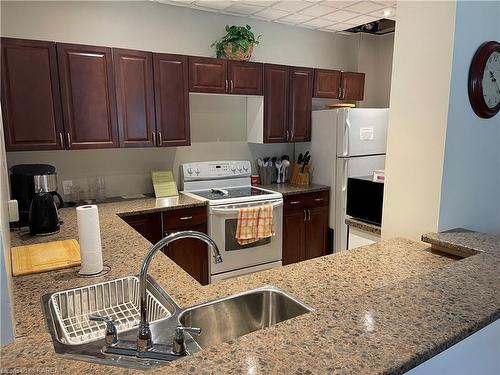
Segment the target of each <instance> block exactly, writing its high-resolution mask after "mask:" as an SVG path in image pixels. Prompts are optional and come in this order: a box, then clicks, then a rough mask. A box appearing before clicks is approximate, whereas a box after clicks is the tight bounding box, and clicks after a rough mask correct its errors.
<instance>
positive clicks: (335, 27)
mask: <svg viewBox="0 0 500 375" xmlns="http://www.w3.org/2000/svg"><path fill="white" fill-rule="evenodd" d="M351 27H352V25H349V24H348V23H336V24H335V25H331V26H328V27H326V28H325V29H326V30H328V31H344V30H347V29H350V28H351Z"/></svg>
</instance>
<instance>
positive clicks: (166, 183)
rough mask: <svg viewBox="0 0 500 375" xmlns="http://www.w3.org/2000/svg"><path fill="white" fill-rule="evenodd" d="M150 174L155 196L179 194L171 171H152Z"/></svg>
mask: <svg viewBox="0 0 500 375" xmlns="http://www.w3.org/2000/svg"><path fill="white" fill-rule="evenodd" d="M151 176H152V178H153V187H154V189H155V196H156V198H162V197H171V196H173V195H179V193H178V191H177V183H176V182H175V180H174V175H173V173H172V171H153V172H151Z"/></svg>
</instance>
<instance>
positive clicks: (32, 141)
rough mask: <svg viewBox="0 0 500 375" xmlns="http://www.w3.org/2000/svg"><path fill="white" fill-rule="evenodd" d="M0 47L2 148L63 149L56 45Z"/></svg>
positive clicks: (11, 42) (18, 42) (5, 42)
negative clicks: (3, 142) (0, 64)
mask: <svg viewBox="0 0 500 375" xmlns="http://www.w3.org/2000/svg"><path fill="white" fill-rule="evenodd" d="M1 44H2V54H1V56H2V113H3V120H4V133H5V148H6V149H7V151H28V150H58V149H63V148H64V141H63V139H62V137H61V135H62V132H63V131H64V129H63V120H62V112H61V98H60V95H59V77H58V74H57V56H56V45H55V43H52V42H42V41H35V40H22V39H11V38H2V39H1Z"/></svg>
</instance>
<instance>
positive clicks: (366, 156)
mask: <svg viewBox="0 0 500 375" xmlns="http://www.w3.org/2000/svg"><path fill="white" fill-rule="evenodd" d="M388 115H389V110H388V109H387V108H380V109H379V108H349V109H347V108H343V109H331V110H320V111H313V112H312V129H311V144H310V152H311V155H312V157H313V163H312V166H313V172H312V182H313V183H317V184H323V185H329V186H330V187H331V189H330V217H329V223H330V224H329V225H330V227H331V228H332V229H333V230H334V251H340V250H346V249H347V226H346V224H345V218H346V203H347V178H348V177H361V176H370V175H372V173H373V171H374V170H378V169H384V167H385V151H386V145H387V123H388Z"/></svg>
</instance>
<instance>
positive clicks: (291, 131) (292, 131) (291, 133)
mask: <svg viewBox="0 0 500 375" xmlns="http://www.w3.org/2000/svg"><path fill="white" fill-rule="evenodd" d="M293 134H294V130H293V129H292V130H290V140H291V141H293Z"/></svg>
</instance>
